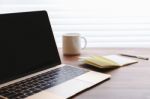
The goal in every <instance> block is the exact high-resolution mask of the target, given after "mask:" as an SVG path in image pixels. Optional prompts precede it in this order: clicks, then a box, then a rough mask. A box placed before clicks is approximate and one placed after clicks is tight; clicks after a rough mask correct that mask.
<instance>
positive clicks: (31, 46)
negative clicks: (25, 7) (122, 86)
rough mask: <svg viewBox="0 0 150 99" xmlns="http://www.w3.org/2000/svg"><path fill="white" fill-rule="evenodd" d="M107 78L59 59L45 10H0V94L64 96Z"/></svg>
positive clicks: (37, 98) (28, 98) (17, 98)
mask: <svg viewBox="0 0 150 99" xmlns="http://www.w3.org/2000/svg"><path fill="white" fill-rule="evenodd" d="M108 78H110V75H108V74H103V73H99V72H95V71H91V70H87V69H84V68H79V67H77V66H71V65H68V64H62V63H61V60H60V57H59V53H58V50H57V46H56V43H55V40H54V35H53V32H52V29H51V25H50V22H49V18H48V14H47V12H46V11H32V12H21V13H9V14H0V98H2V99H66V98H69V97H71V96H73V95H75V94H77V93H79V92H81V91H83V90H85V89H87V88H89V87H91V86H93V85H95V84H97V83H100V82H102V81H104V80H106V79H108Z"/></svg>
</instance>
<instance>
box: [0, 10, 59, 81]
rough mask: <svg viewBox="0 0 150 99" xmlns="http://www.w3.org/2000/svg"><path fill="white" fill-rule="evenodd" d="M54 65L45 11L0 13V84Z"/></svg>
mask: <svg viewBox="0 0 150 99" xmlns="http://www.w3.org/2000/svg"><path fill="white" fill-rule="evenodd" d="M58 64H60V58H59V55H58V51H57V47H56V44H55V40H54V37H53V33H52V30H51V26H50V23H49V19H48V15H47V13H46V11H36V12H24V13H14V14H1V15H0V83H3V82H6V81H9V80H13V79H16V78H18V77H22V76H25V75H27V74H30V73H33V72H37V71H40V70H43V69H46V68H51V67H53V66H56V65H58Z"/></svg>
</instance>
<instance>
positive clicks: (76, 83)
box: [45, 79, 93, 98]
mask: <svg viewBox="0 0 150 99" xmlns="http://www.w3.org/2000/svg"><path fill="white" fill-rule="evenodd" d="M92 85H93V83H89V82H85V81H81V80H77V79H72V80H69V81H67V82H65V83H62V84H60V85H57V86H55V87H52V88H50V89H47V90H45V91H46V92H50V93H53V94H56V95H59V96H62V97H64V98H69V97H70V96H73V95H75V94H77V93H79V92H80V91H82V90H84V89H86V88H88V87H90V86H92Z"/></svg>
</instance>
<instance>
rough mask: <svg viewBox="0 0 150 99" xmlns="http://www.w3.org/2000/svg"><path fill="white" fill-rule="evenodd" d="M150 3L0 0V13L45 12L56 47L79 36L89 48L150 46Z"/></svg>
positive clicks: (134, 0)
mask: <svg viewBox="0 0 150 99" xmlns="http://www.w3.org/2000/svg"><path fill="white" fill-rule="evenodd" d="M149 4H150V1H149V0H24V1H23V0H0V13H8V12H20V11H30V10H47V11H48V14H49V17H50V21H51V24H52V29H53V32H54V36H55V38H56V42H57V45H58V46H59V47H61V45H62V35H63V34H64V33H81V34H82V35H83V36H85V37H86V38H87V41H88V47H150V12H149V9H150V6H149Z"/></svg>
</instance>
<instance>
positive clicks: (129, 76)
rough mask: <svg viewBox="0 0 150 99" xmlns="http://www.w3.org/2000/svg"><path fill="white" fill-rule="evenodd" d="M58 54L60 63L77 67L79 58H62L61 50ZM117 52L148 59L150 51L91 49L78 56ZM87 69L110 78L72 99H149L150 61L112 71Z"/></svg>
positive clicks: (142, 61) (141, 61)
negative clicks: (107, 75)
mask: <svg viewBox="0 0 150 99" xmlns="http://www.w3.org/2000/svg"><path fill="white" fill-rule="evenodd" d="M59 52H60V56H61V60H62V63H67V64H71V65H76V66H77V65H79V62H78V57H79V56H63V55H62V51H61V49H60V50H59ZM119 52H122V53H133V54H135V55H137V54H139V55H144V56H148V57H150V49H138V48H136V49H132V48H131V49H130V48H128V49H127V48H126V49H124V48H115V49H114V48H93V49H92V48H91V49H86V50H83V51H82V54H81V55H80V56H89V55H108V54H115V53H119ZM80 67H83V68H89V67H86V66H80ZM89 69H91V70H95V71H99V72H104V73H108V74H111V75H112V78H111V79H110V80H108V81H106V82H104V83H101V84H98V85H97V86H95V87H93V88H91V89H89V90H87V91H85V92H82V93H80V94H78V95H76V96H75V97H73V99H150V60H149V61H146V60H139V63H136V64H133V65H129V66H125V67H121V68H117V69H113V70H106V71H104V70H100V69H97V68H89Z"/></svg>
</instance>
